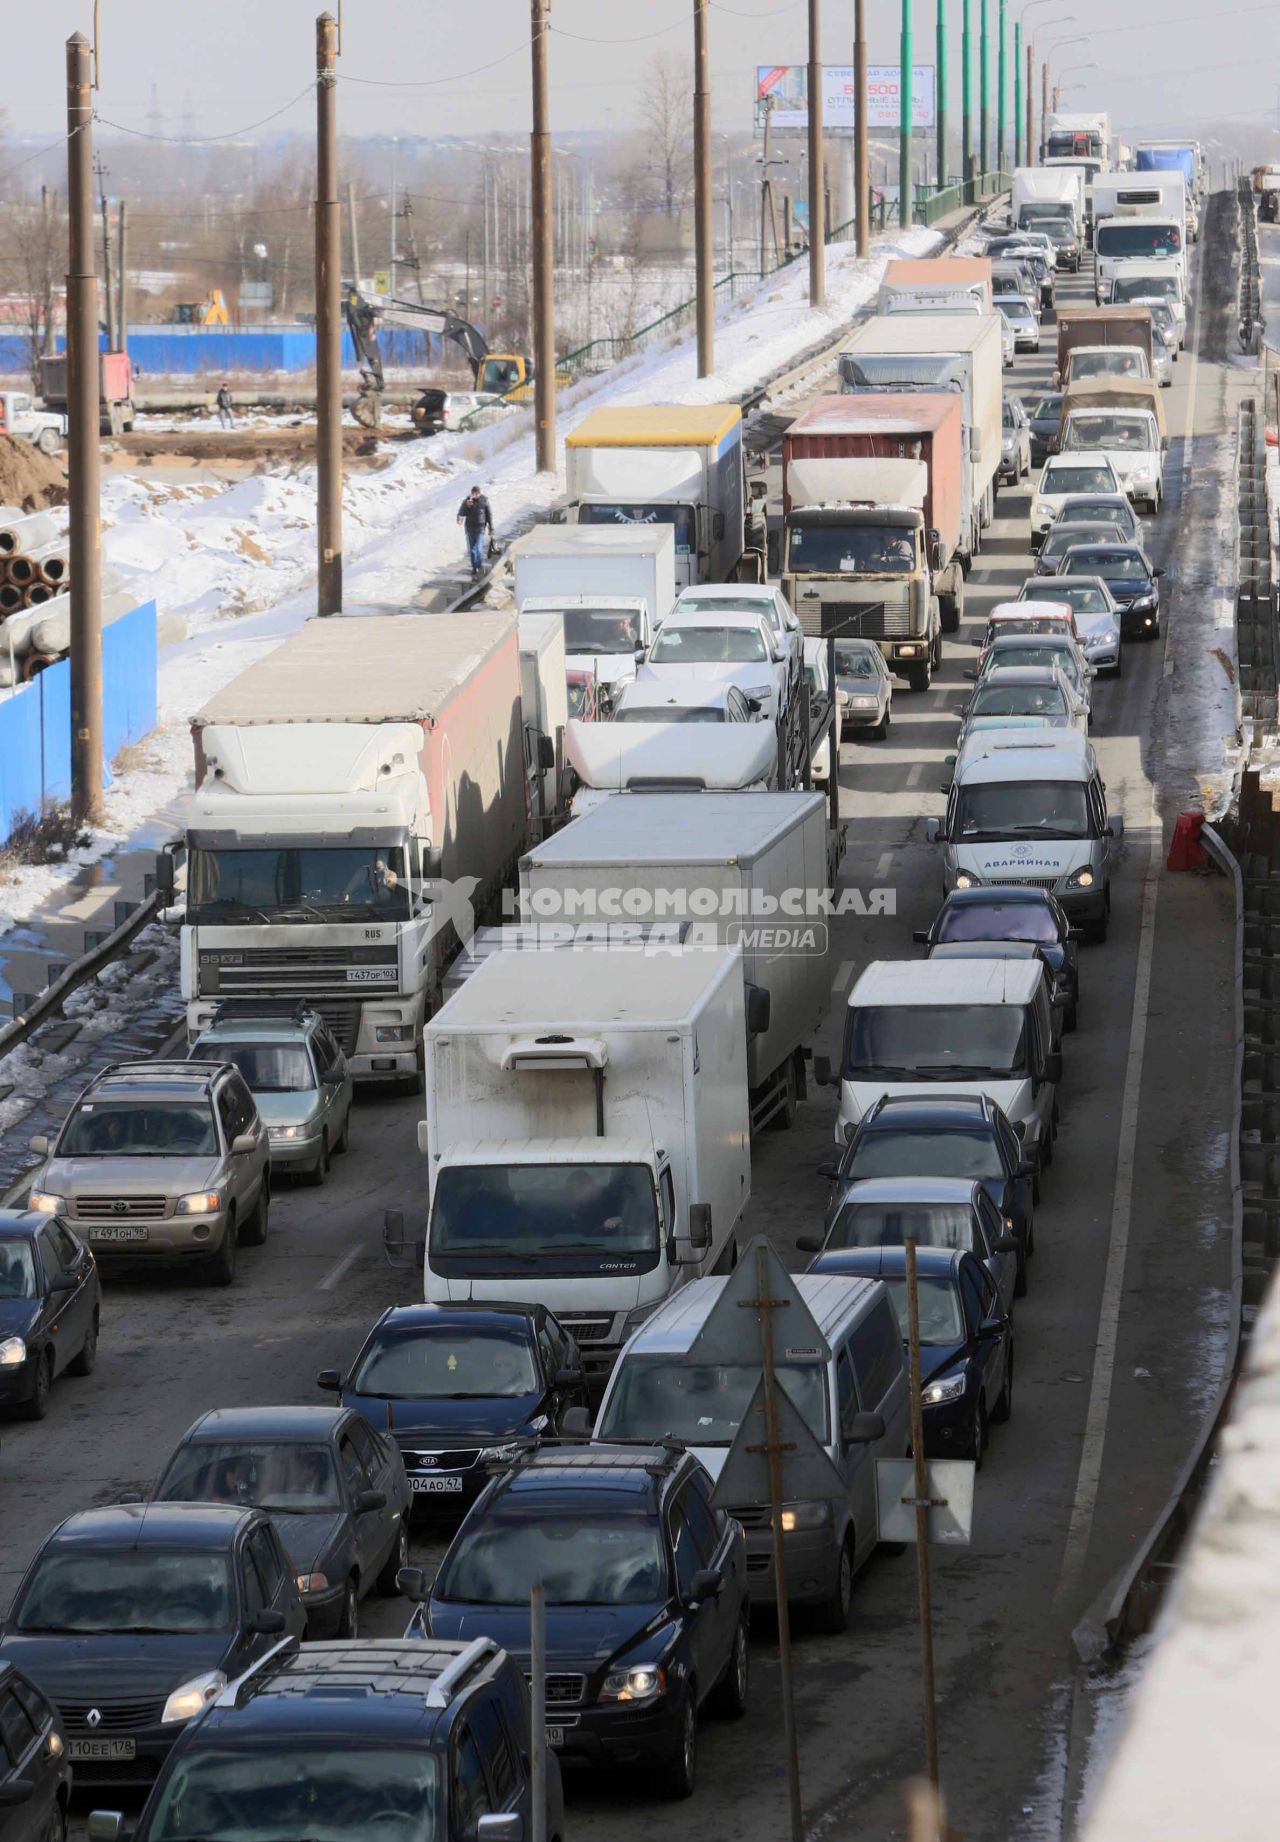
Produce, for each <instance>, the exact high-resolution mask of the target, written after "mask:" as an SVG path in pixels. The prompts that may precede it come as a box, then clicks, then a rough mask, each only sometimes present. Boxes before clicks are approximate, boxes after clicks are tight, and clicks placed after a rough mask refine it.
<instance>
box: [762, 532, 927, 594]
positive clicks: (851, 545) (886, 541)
mask: <svg viewBox="0 0 1280 1842" xmlns="http://www.w3.org/2000/svg"><path fill="white" fill-rule="evenodd" d="M787 556H788V559H789V563H790V567H791V568H792V569H793V570H798V571H799V572H800V573H801V574H805V573H808V574H810V575H820V576H905V575H910V573H911V571H912V570H913V569H914V568H915V562H916V540H915V533H914V531H912V530H911V529H910V528H909V527H908V526H907V525H901V524H886V525H878V524H855V525H839V524H792V525H789V526H788V527H787ZM854 612H855V610H854V609H850V613H854Z"/></svg>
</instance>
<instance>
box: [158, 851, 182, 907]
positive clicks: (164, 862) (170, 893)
mask: <svg viewBox="0 0 1280 1842" xmlns="http://www.w3.org/2000/svg"><path fill="white" fill-rule="evenodd" d="M155 885H156V894H157V895H158V896H159V897H160V898H161V900H162V901H163V902H164V905H165V907H166V908H167V907H168V906H169V904H170V903H171V902H172V900H173V898H174V895H175V893H176V887H177V874H176V866H175V864H174V861H173V852H172V851H157V852H156V871H155Z"/></svg>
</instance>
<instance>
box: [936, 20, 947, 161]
mask: <svg viewBox="0 0 1280 1842" xmlns="http://www.w3.org/2000/svg"><path fill="white" fill-rule="evenodd" d="M937 46H938V48H937V54H936V55H937V60H938V78H937V82H938V190H939V191H941V190H942V188H943V186H945V185H946V183H947V0H938V38H937Z"/></svg>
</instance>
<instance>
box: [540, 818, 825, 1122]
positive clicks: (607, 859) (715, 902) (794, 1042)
mask: <svg viewBox="0 0 1280 1842" xmlns="http://www.w3.org/2000/svg"><path fill="white" fill-rule="evenodd" d="M830 845H831V841H830V832H829V827H828V822H827V802H826V799H825V797H824V795H822V794H821V793H702V794H696V795H694V794H662V793H654V794H646V793H631V794H627V795H625V796H619V797H618V798H615V799H611V800H609V801H608V802H607V803H606V804H604V805H602V806H598V807H596V808H595V810H594V811H592V812H589V813H586V814H584V816H583V817H581V818H577V819H575V820H574V821H573V823H572V824H571V825H567V826H566V827H565V828H564V830H563V831H561V832H559V833H557V835H556V836H555V837H554V838H550V839H548V840H547V842H546V843H545V844H542V845H538V846H536V847H535V848H534V849H533V850H531V851H529V852H527V853H526V854H525V856H524V857H523V858H522V859H521V861H520V899H521V906H522V908H523V909H524V910H525V912H526V914H527V915H528V917H529V918H530V919H536V920H538V921H539V922H545V921H548V920H568V921H576V920H581V921H584V922H597V921H615V920H617V921H621V920H628V919H631V920H640V921H646V920H652V921H654V922H659V921H688V922H689V923H690V926H691V927H692V928H693V930H694V935H693V937H694V938H696V939H698V940H702V941H709V940H713V939H714V940H721V941H725V942H728V943H730V944H736V945H739V946H740V947H741V949H742V955H743V957H742V974H743V978H744V980H745V982H746V986H747V991H748V994H749V995H748V999H747V1003H746V1009H745V1014H744V1029H745V1032H746V1049H747V1079H748V1083H749V1085H750V1088H751V1113H752V1124H753V1126H754V1127H755V1129H757V1130H759V1128H760V1127H761V1126H762V1125H764V1124H765V1123H766V1121H768V1120H770V1119H776V1120H777V1121H778V1123H779V1124H780V1125H782V1126H789V1125H790V1124H791V1122H792V1120H793V1119H794V1117H795V1107H796V1101H797V1099H799V1098H803V1096H804V1089H805V1078H804V1077H805V1055H804V1049H805V1045H806V1044H808V1043H810V1042H811V1041H812V1038H813V1036H814V1033H815V1032H816V1030H817V1029H818V1026H819V1024H820V1022H821V1020H822V1018H823V1017H824V1016H825V1014H826V1010H827V1004H828V1000H829V998H830V979H829V977H828V972H827V926H826V919H825V916H826V908H825V906H824V900H825V896H826V892H827V891H828V890H829V888H830V886H831V877H832V870H831V855H830ZM766 994H767V995H766Z"/></svg>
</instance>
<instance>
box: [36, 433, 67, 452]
mask: <svg viewBox="0 0 1280 1842" xmlns="http://www.w3.org/2000/svg"><path fill="white" fill-rule="evenodd" d="M36 446H37V447H38V448H39V450H40V452H41V453H42V454H57V453H59V452H60V451H61V448H62V437H61V435H59V433H58V431H57V429H41V431H40V433H39V434H38V435H37V436H36Z"/></svg>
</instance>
